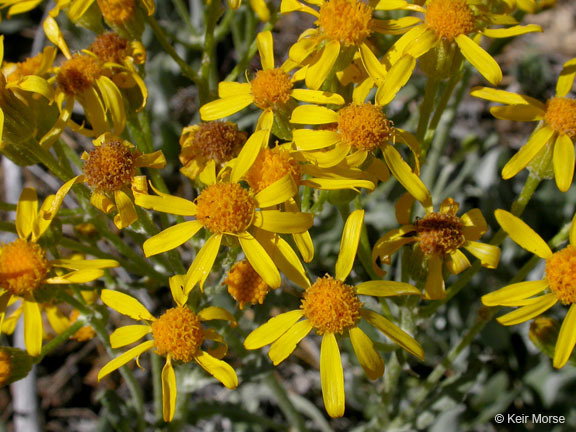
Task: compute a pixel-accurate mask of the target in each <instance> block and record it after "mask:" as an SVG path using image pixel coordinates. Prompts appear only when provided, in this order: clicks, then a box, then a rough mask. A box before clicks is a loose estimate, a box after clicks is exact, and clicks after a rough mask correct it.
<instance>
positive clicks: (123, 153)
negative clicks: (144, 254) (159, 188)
mask: <svg viewBox="0 0 576 432" xmlns="http://www.w3.org/2000/svg"><path fill="white" fill-rule="evenodd" d="M92 143H93V144H94V147H95V148H94V150H92V151H90V152H88V153H87V152H84V153H83V154H82V159H83V160H84V168H83V170H84V174H83V175H80V176H77V177H74V178H72V179H70V180H68V181H67V182H66V183H65V184H64V185H63V186H62V187H61V188H60V191H59V192H58V194H57V201H58V202H59V203H61V202H62V200H63V199H64V196H65V195H66V194H67V193H68V191H69V190H70V188H71V187H72V186H73V185H75V184H77V183H87V184H88V186H90V188H91V189H92V196H91V197H90V202H91V203H92V205H94V207H96V208H97V209H99V210H100V211H102V212H104V213H106V214H108V213H111V212H113V211H115V210H117V211H118V214H117V215H116V216H114V225H116V227H117V228H118V229H123V228H126V227H127V226H129V225H131V224H132V223H134V222H135V221H137V220H138V215H137V213H136V209H135V208H134V204H133V202H132V198H131V193H130V188H132V189H133V190H139V189H141V188H142V187H146V178H145V177H143V176H136V170H137V169H138V168H163V167H164V166H165V165H166V159H165V158H164V154H163V153H162V151H160V150H158V151H155V152H154V153H146V154H142V153H140V152H139V151H138V150H136V149H135V148H134V146H133V145H132V144H130V143H129V142H128V141H125V140H122V139H120V138H118V137H116V136H114V135H112V134H109V133H104V134H102V135H100V136H99V137H98V138H97V139H95V140H93V141H92Z"/></svg>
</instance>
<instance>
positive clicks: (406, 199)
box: [394, 193, 414, 225]
mask: <svg viewBox="0 0 576 432" xmlns="http://www.w3.org/2000/svg"><path fill="white" fill-rule="evenodd" d="M413 205H414V197H413V196H412V195H410V194H409V193H405V194H402V195H401V196H400V198H398V200H397V201H396V205H395V208H394V209H395V215H396V220H397V221H398V223H399V224H402V225H409V224H410V220H411V219H412V206H413Z"/></svg>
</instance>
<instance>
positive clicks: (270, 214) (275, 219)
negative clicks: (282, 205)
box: [252, 210, 314, 234]
mask: <svg viewBox="0 0 576 432" xmlns="http://www.w3.org/2000/svg"><path fill="white" fill-rule="evenodd" d="M252 224H253V225H254V226H255V227H257V228H260V229H263V230H265V231H270V232H274V233H283V234H290V233H300V232H304V231H306V230H307V229H308V228H310V227H311V226H312V225H314V215H313V214H312V213H301V212H282V211H280V210H262V211H258V212H256V213H255V214H254V220H253V222H252Z"/></svg>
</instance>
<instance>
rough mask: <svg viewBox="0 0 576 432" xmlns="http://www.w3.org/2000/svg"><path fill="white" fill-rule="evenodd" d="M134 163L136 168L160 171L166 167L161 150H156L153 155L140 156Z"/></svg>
mask: <svg viewBox="0 0 576 432" xmlns="http://www.w3.org/2000/svg"><path fill="white" fill-rule="evenodd" d="M135 163H136V166H137V167H144V168H155V169H160V168H164V167H165V166H166V157H165V156H164V153H162V150H158V151H155V152H153V153H145V154H141V155H140V156H138V157H137V158H136V161H135Z"/></svg>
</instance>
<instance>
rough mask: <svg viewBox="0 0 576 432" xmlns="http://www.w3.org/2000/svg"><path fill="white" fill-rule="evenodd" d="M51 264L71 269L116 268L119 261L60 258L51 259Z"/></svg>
mask: <svg viewBox="0 0 576 432" xmlns="http://www.w3.org/2000/svg"><path fill="white" fill-rule="evenodd" d="M50 265H52V266H53V267H64V268H67V269H71V270H83V269H88V268H99V269H103V268H114V267H118V266H119V264H118V261H116V260H111V259H94V260H84V259H58V260H51V261H50Z"/></svg>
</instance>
